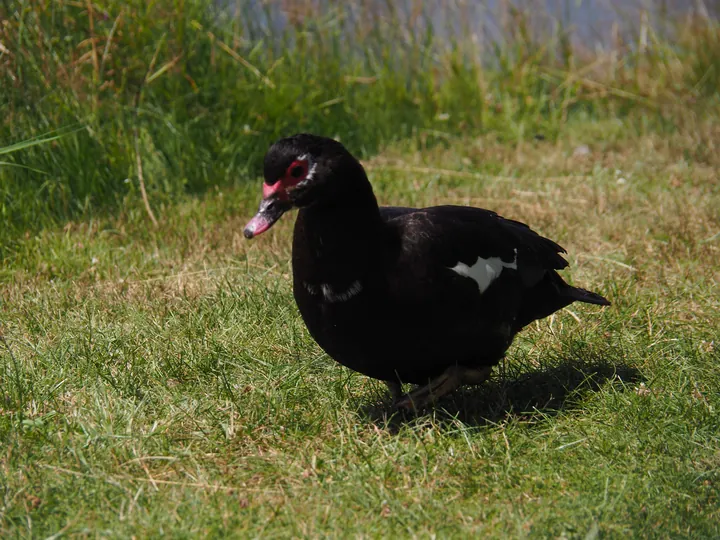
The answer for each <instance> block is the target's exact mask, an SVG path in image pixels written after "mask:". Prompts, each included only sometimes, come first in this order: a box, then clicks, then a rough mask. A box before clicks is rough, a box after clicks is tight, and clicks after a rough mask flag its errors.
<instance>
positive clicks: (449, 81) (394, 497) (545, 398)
mask: <svg viewBox="0 0 720 540" xmlns="http://www.w3.org/2000/svg"><path fill="white" fill-rule="evenodd" d="M471 5H472V4H471V3H467V2H461V1H457V2H453V3H452V4H451V5H450V4H448V6H447V10H446V13H447V14H450V15H452V17H447V19H446V20H445V22H443V23H442V25H443V26H438V24H439V23H437V22H436V21H433V20H432V18H431V17H430V16H429V13H428V11H427V9H428V7H427V3H423V2H420V1H408V2H406V3H404V4H403V6H402V7H398V4H397V3H394V2H387V3H382V2H377V1H376V2H354V3H346V2H331V1H322V2H320V1H303V2H262V3H251V2H236V3H233V4H231V5H229V6H224V7H222V8H221V7H218V6H212V5H208V3H207V2H201V1H199V0H172V1H171V0H158V1H156V2H136V1H131V2H120V1H115V0H108V1H106V2H101V3H98V2H92V1H90V0H88V1H61V0H34V1H25V2H16V1H9V0H6V1H4V2H0V20H1V21H2V22H1V23H0V78H1V81H2V82H0V112H1V113H2V114H0V215H1V216H2V223H1V224H0V261H2V262H1V263H0V284H1V285H0V286H1V287H2V289H1V292H0V441H2V442H1V443H0V535H2V536H8V537H14V536H28V537H35V536H47V535H53V534H55V535H73V536H89V535H101V534H102V535H108V536H122V537H127V536H131V535H137V536H143V537H147V536H159V535H161V534H168V533H171V534H172V535H174V536H190V535H193V536H194V535H198V534H200V535H210V536H212V535H221V534H231V535H237V536H282V537H286V536H321V535H323V536H324V535H332V536H338V535H346V534H352V535H356V536H373V537H375V536H388V537H394V536H398V535H401V536H423V537H425V536H430V537H431V536H433V535H437V536H449V535H458V536H460V535H467V534H468V533H477V534H483V535H492V536H508V535H509V536H512V537H523V536H531V537H538V536H540V537H545V536H553V537H589V538H593V537H597V536H599V535H604V536H618V537H619V536H628V535H633V536H660V537H665V536H673V537H703V538H706V537H714V536H718V534H719V531H718V525H717V523H719V522H720V507H719V505H718V481H719V478H718V476H719V474H718V471H719V468H720V444H719V442H720V441H719V438H718V433H720V420H719V417H718V407H720V400H719V399H718V392H717V389H718V387H720V353H719V352H718V338H719V336H718V327H720V301H719V300H718V298H719V296H718V294H717V291H718V282H720V263H718V261H719V260H720V253H719V252H720V236H718V234H719V233H720V210H719V209H720V188H719V187H718V186H719V183H718V172H717V171H718V168H719V166H720V161H719V159H720V158H718V156H719V155H720V152H719V151H718V150H719V149H718V142H717V141H719V140H720V128H719V127H718V126H720V123H719V120H720V114H719V113H720V108H719V105H720V100H719V96H718V90H719V89H720V73H719V72H718V66H720V26H719V25H718V23H717V21H716V20H715V19H713V18H711V17H709V16H707V14H703V13H702V12H700V13H699V12H698V11H689V12H687V14H686V15H685V16H683V17H675V16H671V15H669V14H668V13H665V12H663V11H662V10H658V11H657V13H656V15H657V17H640V18H638V19H637V24H634V23H633V22H632V20H631V19H621V20H620V22H618V23H617V24H616V25H615V26H613V27H612V28H611V31H610V35H611V39H610V41H609V42H608V43H606V44H605V45H604V46H602V47H597V46H596V45H595V43H591V42H589V41H588V40H583V39H581V38H579V37H578V36H577V35H576V34H575V33H574V31H573V29H572V28H567V27H564V26H563V25H562V24H560V23H559V22H557V21H555V20H554V19H553V18H552V17H549V16H547V17H546V16H543V17H539V15H538V14H539V13H541V11H540V9H539V5H538V3H537V2H531V1H528V2H525V3H516V4H514V5H513V4H510V3H509V2H499V3H498V6H497V11H496V12H493V13H490V12H488V19H487V20H488V25H487V26H488V27H487V28H486V29H481V30H482V31H479V30H478V29H477V28H473V27H470V26H469V25H463V24H461V23H462V21H468V20H470V19H471V17H470V16H469V15H468V13H467V12H466V10H469V9H471V8H470V7H469V6H471ZM568 6H570V4H568ZM711 7H712V6H711ZM569 9H570V8H569ZM574 9H580V8H574ZM300 130H310V131H315V132H319V133H324V134H327V135H331V136H336V137H338V138H340V139H341V140H342V141H343V142H344V143H346V144H347V145H348V147H349V148H350V149H351V150H352V151H353V152H354V153H356V154H357V155H358V156H360V157H362V158H363V160H364V163H365V164H366V166H367V169H368V171H369V173H370V177H371V181H372V182H373V185H374V187H375V189H376V191H377V193H378V196H379V197H380V199H381V201H382V202H383V203H387V204H435V203H438V202H452V203H456V204H473V205H477V206H483V207H488V208H492V209H494V210H496V211H499V212H500V213H502V214H504V215H507V216H508V217H513V218H515V219H521V220H522V221H525V222H527V223H529V224H531V225H532V226H533V227H534V228H535V229H536V230H538V231H539V232H541V233H543V234H547V235H548V236H550V237H552V238H554V239H556V240H557V241H559V242H560V243H561V244H562V245H564V246H565V247H567V248H568V250H569V252H570V255H569V258H570V262H571V269H570V271H569V273H568V276H567V277H568V279H570V280H572V281H577V282H579V283H582V284H583V285H586V286H588V287H590V288H593V289H596V290H598V291H599V292H602V293H603V294H606V295H607V296H608V297H609V298H610V299H611V300H612V302H613V306H612V307H611V308H609V309H604V310H599V309H595V308H590V307H584V306H581V307H571V310H566V311H563V312H561V313H559V314H558V315H556V316H554V317H552V318H549V319H547V320H545V321H542V322H541V323H539V324H538V325H536V326H535V327H533V328H530V329H528V330H527V331H526V332H524V333H523V335H522V336H521V337H520V338H519V340H518V342H517V343H516V346H515V347H514V348H513V349H512V350H511V353H510V355H509V357H508V359H507V361H506V362H505V363H503V365H502V366H501V369H499V370H498V372H497V374H496V376H495V378H494V379H493V380H492V381H490V382H489V383H488V384H487V385H484V386H481V387H479V388H477V389H467V390H465V391H463V392H459V393H457V394H456V395H454V396H452V397H450V398H449V399H447V400H445V401H443V402H442V403H440V404H439V406H438V407H437V408H436V409H434V410H432V411H429V412H427V413H426V414H423V415H421V416H420V417H418V418H415V419H401V418H397V417H388V416H387V414H386V411H387V410H388V402H387V399H386V398H385V395H384V390H383V388H382V387H381V386H380V385H378V384H376V382H374V381H370V380H367V379H365V378H363V377H360V376H357V375H354V374H352V373H350V372H349V371H347V370H345V369H343V368H340V367H339V366H337V365H336V364H334V363H333V362H332V361H331V360H330V359H329V358H327V357H326V356H325V355H323V354H322V353H321V351H320V350H319V349H318V348H317V347H316V345H315V344H314V343H313V342H312V340H311V339H310V337H309V336H308V334H307V332H306V330H305V328H304V326H303V324H302V321H301V320H300V319H299V316H298V314H297V312H296V310H295V307H294V304H293V301H292V296H291V290H290V285H289V272H290V267H289V262H288V260H289V232H290V228H291V227H292V218H291V217H290V216H288V217H287V218H286V219H284V220H283V222H282V223H280V224H279V225H278V226H277V227H275V228H273V230H272V231H270V232H269V233H268V235H267V236H263V237H261V238H260V239H258V240H257V241H254V242H246V241H245V240H244V239H243V238H242V235H241V230H242V226H243V224H244V222H245V221H246V219H247V218H248V217H249V215H250V213H251V212H253V211H254V209H255V208H256V205H257V201H258V194H259V188H258V182H259V179H258V174H259V167H258V165H259V163H260V162H261V160H262V156H263V154H264V152H265V150H266V148H267V146H268V145H269V144H270V143H271V142H272V141H273V140H274V139H275V138H277V137H279V136H281V135H285V134H287V133H290V132H296V131H300ZM143 192H144V193H143Z"/></svg>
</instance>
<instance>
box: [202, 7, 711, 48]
mask: <svg viewBox="0 0 720 540" xmlns="http://www.w3.org/2000/svg"><path fill="white" fill-rule="evenodd" d="M215 5H216V6H217V7H218V8H220V13H221V14H222V16H225V17H235V18H238V19H245V20H246V21H247V20H252V21H253V25H252V28H250V27H248V28H247V30H248V33H247V34H246V36H247V37H256V36H253V34H256V33H257V31H258V29H261V31H262V33H263V34H265V36H273V35H279V34H282V33H285V32H287V31H288V30H289V29H291V28H292V27H293V26H294V25H295V24H297V23H302V22H308V21H318V22H320V21H323V20H327V19H328V18H332V14H333V12H334V11H333V10H335V12H337V11H340V12H342V13H343V15H344V19H345V20H344V23H343V24H344V25H349V27H352V25H353V24H354V23H356V24H367V21H368V18H371V19H372V20H374V21H378V20H383V18H388V19H389V18H391V16H392V17H394V18H393V20H395V21H407V22H408V31H412V32H418V31H422V30H423V29H424V28H427V26H428V23H429V24H430V25H432V28H433V34H434V35H435V37H437V38H439V41H440V42H443V41H448V42H449V41H450V40H451V39H452V37H453V36H455V35H457V34H458V33H460V32H464V33H465V35H467V33H468V32H469V34H470V35H472V36H474V37H475V38H476V39H477V42H478V43H483V42H485V43H488V42H494V43H502V41H503V34H504V32H503V31H502V29H503V28H508V26H507V25H508V21H509V20H511V18H512V10H513V8H518V9H520V10H523V11H524V12H525V13H527V14H529V19H530V22H531V26H532V27H533V29H534V31H537V32H538V33H543V32H544V33H546V34H549V33H552V32H555V31H557V30H558V29H562V31H563V32H565V33H567V34H569V35H570V36H571V39H572V41H573V42H574V43H575V44H576V45H583V46H584V47H587V48H590V49H597V48H608V47H612V46H613V44H614V43H615V42H616V41H617V39H618V38H622V40H623V42H624V43H625V44H630V45H632V44H633V43H635V42H636V41H637V38H638V36H641V35H642V31H641V29H642V27H643V25H645V26H647V27H649V28H652V29H653V31H657V32H662V33H664V32H671V28H672V24H673V23H675V22H677V21H678V20H679V19H681V18H683V17H697V16H699V17H712V18H717V17H718V15H719V14H720V0H512V1H510V0H216V4H215ZM510 24H512V23H510ZM257 37H259V36H257Z"/></svg>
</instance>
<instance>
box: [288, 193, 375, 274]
mask: <svg viewBox="0 0 720 540" xmlns="http://www.w3.org/2000/svg"><path fill="white" fill-rule="evenodd" d="M363 188H364V186H363ZM382 236H383V221H382V219H381V217H380V210H379V208H378V204H377V200H376V199H375V195H374V194H373V192H372V189H371V187H370V184H369V182H368V183H367V188H366V189H357V190H354V192H353V193H348V194H347V196H346V197H345V198H344V199H343V200H338V201H333V202H326V203H324V204H318V205H312V206H309V207H307V208H303V209H301V210H300V212H299V213H298V217H297V221H296V223H295V233H294V238H293V265H294V266H295V273H296V274H297V273H300V274H301V275H302V277H303V279H306V280H309V281H312V282H318V283H332V282H340V283H343V282H352V281H354V280H356V279H360V278H362V277H363V276H365V275H366V274H367V273H368V271H369V270H370V269H371V268H372V265H373V264H374V263H376V261H378V257H379V255H380V251H381V250H382V246H383V241H382Z"/></svg>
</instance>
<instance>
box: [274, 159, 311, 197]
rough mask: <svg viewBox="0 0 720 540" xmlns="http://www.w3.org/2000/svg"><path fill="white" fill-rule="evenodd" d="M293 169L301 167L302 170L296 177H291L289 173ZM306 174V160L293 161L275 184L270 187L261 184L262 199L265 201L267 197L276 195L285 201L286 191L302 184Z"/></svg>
mask: <svg viewBox="0 0 720 540" xmlns="http://www.w3.org/2000/svg"><path fill="white" fill-rule="evenodd" d="M295 167H301V168H302V174H301V175H300V176H298V177H295V176H293V175H292V174H290V171H292V170H293V169H294V168H295ZM307 172H308V162H307V161H306V160H295V161H293V162H292V163H291V164H290V166H289V167H288V168H287V170H286V171H285V176H283V177H282V178H280V179H279V180H278V181H277V182H275V183H274V184H272V185H268V184H263V198H264V199H267V198H268V197H270V196H272V195H277V197H278V198H279V199H280V200H283V201H284V200H287V198H288V194H287V189H288V188H291V187H293V186H295V185H297V184H298V183H300V182H302V181H303V180H304V179H305V177H306V176H307Z"/></svg>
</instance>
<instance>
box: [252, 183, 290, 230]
mask: <svg viewBox="0 0 720 540" xmlns="http://www.w3.org/2000/svg"><path fill="white" fill-rule="evenodd" d="M291 208H292V203H291V202H290V199H289V197H288V194H287V191H286V189H285V186H284V185H283V183H282V182H281V181H277V182H275V183H274V184H273V185H271V186H269V185H267V184H263V200H262V201H260V207H259V208H258V211H257V213H256V214H255V216H254V217H253V218H252V219H251V220H250V221H248V223H247V225H245V229H244V230H243V235H245V238H247V239H251V238H254V237H256V236H257V235H259V234H262V233H264V232H265V231H267V230H268V229H269V228H270V227H272V226H273V225H274V224H275V222H276V221H277V220H278V219H280V218H281V217H282V215H283V214H284V213H285V212H287V211H288V210H290V209H291Z"/></svg>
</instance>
